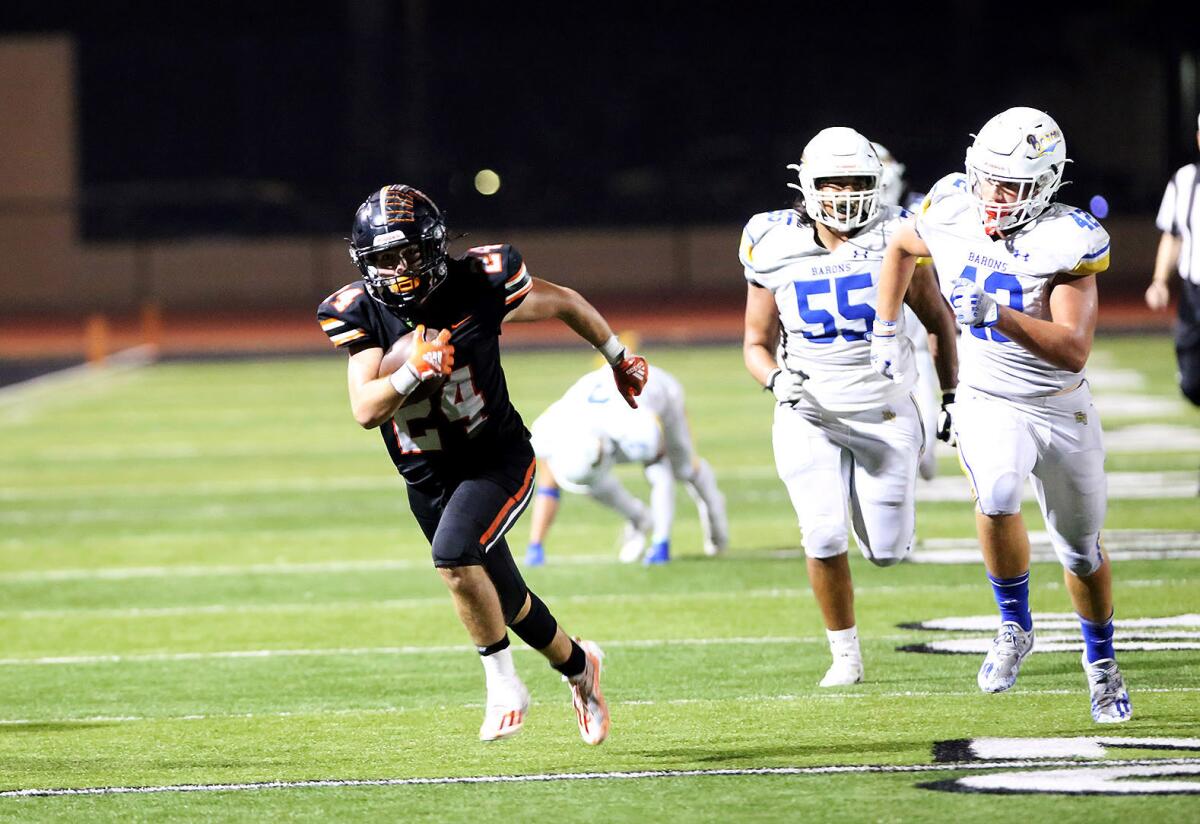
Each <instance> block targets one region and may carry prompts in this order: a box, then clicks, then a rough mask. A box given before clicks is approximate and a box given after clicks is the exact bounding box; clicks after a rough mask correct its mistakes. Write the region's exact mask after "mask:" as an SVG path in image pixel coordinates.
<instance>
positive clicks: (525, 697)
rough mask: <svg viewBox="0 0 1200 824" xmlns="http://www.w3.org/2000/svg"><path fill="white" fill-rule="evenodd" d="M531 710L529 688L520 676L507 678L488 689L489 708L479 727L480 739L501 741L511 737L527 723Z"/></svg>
mask: <svg viewBox="0 0 1200 824" xmlns="http://www.w3.org/2000/svg"><path fill="white" fill-rule="evenodd" d="M527 712H529V690H527V689H525V685H524V684H523V683H521V679H520V678H510V679H505V681H504V683H502V684H498V685H497V686H496V687H494V688H489V689H488V700H487V710H486V711H485V712H484V716H483V724H482V725H481V726H480V727H479V740H480V741H499V740H500V739H501V738H510V737H511V736H514V735H516V734H517V733H519V732H520V731H521V727H523V726H524V725H525V714H526V713H527Z"/></svg>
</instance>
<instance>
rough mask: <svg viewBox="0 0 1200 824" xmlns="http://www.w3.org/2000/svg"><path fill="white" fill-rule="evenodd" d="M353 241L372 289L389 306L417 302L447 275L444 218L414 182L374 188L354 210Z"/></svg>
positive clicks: (357, 259)
mask: <svg viewBox="0 0 1200 824" xmlns="http://www.w3.org/2000/svg"><path fill="white" fill-rule="evenodd" d="M349 240H350V259H351V260H353V261H354V263H355V264H356V265H357V266H358V268H359V270H360V271H361V272H362V276H363V281H364V282H365V284H366V287H367V293H368V294H370V295H371V297H373V298H374V299H375V300H377V301H379V302H380V303H382V304H383V305H384V306H386V307H387V308H388V309H401V310H402V309H406V308H410V307H412V306H415V305H416V304H418V303H420V302H421V301H423V300H425V298H427V297H428V296H429V293H430V292H432V291H433V290H434V289H435V288H436V287H437V286H438V285H439V284H440V283H441V282H442V281H443V280H445V278H446V273H447V271H448V269H447V266H446V246H447V244H448V240H447V231H446V221H445V218H443V217H442V212H441V210H440V209H438V207H437V204H435V203H434V202H433V201H432V200H430V199H429V196H428V195H426V194H425V193H424V192H421V191H420V190H418V189H414V188H413V187H411V186H405V185H404V184H393V185H390V186H384V187H383V188H382V189H380V190H379V191H377V192H372V193H371V195H370V196H369V197H368V198H367V199H366V200H364V201H363V202H362V205H361V206H359V207H358V211H357V212H356V213H355V215H354V227H353V228H352V229H351V230H350V238H349Z"/></svg>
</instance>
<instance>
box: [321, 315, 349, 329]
mask: <svg viewBox="0 0 1200 824" xmlns="http://www.w3.org/2000/svg"><path fill="white" fill-rule="evenodd" d="M345 325H346V321H344V320H341V319H339V318H326V319H325V320H323V321H321V328H322V329H337V328H338V327H339V326H345Z"/></svg>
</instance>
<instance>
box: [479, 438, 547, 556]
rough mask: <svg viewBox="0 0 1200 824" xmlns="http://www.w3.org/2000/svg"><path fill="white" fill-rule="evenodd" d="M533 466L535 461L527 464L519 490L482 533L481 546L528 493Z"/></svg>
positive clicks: (535, 464)
mask: <svg viewBox="0 0 1200 824" xmlns="http://www.w3.org/2000/svg"><path fill="white" fill-rule="evenodd" d="M535 466H537V460H536V459H534V460H532V461H530V462H529V468H528V469H526V470H525V480H524V481H522V482H521V488H520V489H518V490H517V494H515V495H513V496H512V497H511V498H509V499H508V500H507V501H505V502H504V506H502V507H501V508H500V512H498V513H497V514H496V519H495V520H494V521H492V525H491V526H489V527H488V528H487V532H485V533H483V537H481V538H480V539H479V543H480V545H481V546H483V545H486V544H487V543H488V541H490V540H492V536H493V535H495V534H496V530H497V529H499V528H500V524H502V523H504V519H505V518H506V517H508V513H509V512H511V511H512V508H513V507H514V506H516V505H517V504H519V503H520V502H521V501H522V499H524V497H525V493H526V492H528V491H529V484H530V483H532V482H533V469H534V467H535Z"/></svg>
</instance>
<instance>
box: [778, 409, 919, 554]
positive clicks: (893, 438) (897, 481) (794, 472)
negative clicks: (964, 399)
mask: <svg viewBox="0 0 1200 824" xmlns="http://www.w3.org/2000/svg"><path fill="white" fill-rule="evenodd" d="M772 441H773V444H774V448H775V466H776V469H777V470H778V471H779V477H780V478H781V479H782V480H783V482H784V484H785V485H786V486H787V490H788V495H789V496H790V497H791V499H792V506H793V507H795V509H796V516H797V518H798V520H799V522H800V532H801V536H802V538H803V541H804V551H805V553H806V554H807V555H809V556H810V557H813V558H831V557H833V556H835V555H841V554H842V553H844V552H846V551H847V547H848V531H849V530H848V527H847V523H848V521H849V523H850V524H852V525H853V528H854V537H855V539H856V540H857V542H858V547H859V549H860V550H861V551H862V553H863V555H864V556H866V558H867V559H868V560H870V561H871V562H872V563H874V564H876V565H878V566H891V565H892V564H897V563H899V562H900V561H902V560H904V558H905V556H907V555H908V552H909V550H910V549H911V547H912V541H913V531H914V528H915V525H916V500H915V488H916V478H917V462H918V461H919V460H920V456H921V450H922V446H923V442H924V427H923V425H922V423H921V414H920V412H919V411H918V409H917V404H916V401H915V400H914V399H913V397H912V396H911V395H905V396H903V397H902V398H900V399H899V400H897V401H896V402H894V403H890V404H887V405H885V406H881V407H876V408H874V409H869V410H866V411H863V412H846V413H833V412H830V411H828V410H825V409H822V408H820V407H817V406H815V405H814V404H811V403H808V402H805V401H801V402H800V403H797V404H796V405H795V407H794V408H793V407H789V406H786V405H783V404H781V405H778V406H776V408H775V425H774V428H773V430H772ZM847 502H849V509H850V513H849V519H847Z"/></svg>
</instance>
